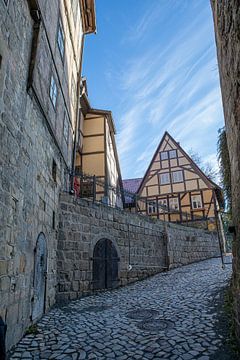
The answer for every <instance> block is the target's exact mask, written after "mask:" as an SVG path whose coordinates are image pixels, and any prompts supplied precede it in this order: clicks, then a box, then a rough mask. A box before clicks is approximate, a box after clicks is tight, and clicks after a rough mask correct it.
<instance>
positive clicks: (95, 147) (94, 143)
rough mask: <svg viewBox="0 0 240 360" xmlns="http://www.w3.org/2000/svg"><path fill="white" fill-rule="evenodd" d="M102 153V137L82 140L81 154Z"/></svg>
mask: <svg viewBox="0 0 240 360" xmlns="http://www.w3.org/2000/svg"><path fill="white" fill-rule="evenodd" d="M96 151H104V136H94V137H87V138H84V142H83V153H89V152H96Z"/></svg>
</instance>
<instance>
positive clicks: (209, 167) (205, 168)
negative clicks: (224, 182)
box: [188, 149, 218, 182]
mask: <svg viewBox="0 0 240 360" xmlns="http://www.w3.org/2000/svg"><path fill="white" fill-rule="evenodd" d="M188 155H189V156H190V158H191V159H192V160H193V161H194V162H195V164H197V166H198V167H199V168H200V169H201V170H202V172H203V173H204V174H205V175H206V176H207V177H208V178H209V179H210V180H212V181H214V182H216V181H217V178H218V170H217V169H216V167H215V166H214V164H213V163H212V162H210V161H208V162H206V161H205V162H204V161H203V159H202V158H201V156H200V155H199V154H198V153H197V152H195V151H194V150H193V149H190V150H189V151H188Z"/></svg>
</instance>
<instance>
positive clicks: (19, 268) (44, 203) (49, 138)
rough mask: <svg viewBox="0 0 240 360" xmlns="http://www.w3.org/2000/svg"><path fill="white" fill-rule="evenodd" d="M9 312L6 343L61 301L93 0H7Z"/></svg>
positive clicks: (0, 80) (0, 69) (4, 186)
mask: <svg viewBox="0 0 240 360" xmlns="http://www.w3.org/2000/svg"><path fill="white" fill-rule="evenodd" d="M0 28H1V32H0V133H1V137H0V141H1V145H0V146H1V153H0V166H1V172H0V174H1V175H0V180H1V181H0V202H1V204H0V217H1V232H0V234H1V239H0V244H1V245H0V249H1V251H0V292H1V294H0V297H1V302H0V316H1V317H2V319H3V320H4V321H5V323H6V324H7V338H6V346H7V348H9V347H10V346H12V345H14V343H16V342H17V341H18V340H19V339H20V338H21V336H22V334H23V332H24V331H25V329H26V327H27V326H29V324H31V322H32V321H35V320H37V319H38V318H39V317H40V316H41V315H42V314H43V313H44V312H45V311H46V310H47V309H48V308H49V307H50V306H51V305H52V304H53V303H54V301H55V288H56V281H57V280H56V268H57V266H56V251H57V230H58V225H57V224H58V209H59V193H60V190H63V189H65V190H66V189H68V188H69V173H70V172H71V168H72V158H73V154H72V153H73V151H72V149H73V145H74V133H75V132H76V131H75V128H76V122H77V119H78V114H79V112H78V107H79V88H80V86H79V84H80V78H81V64H82V52H83V43H84V35H85V34H86V33H91V32H94V31H95V8H94V2H93V1H91V0H90V1H84V0H82V1H77V0H72V1H70V0H68V1H67V0H61V1H58V0H38V1H37V0H28V1H27V0H22V1H14V0H0Z"/></svg>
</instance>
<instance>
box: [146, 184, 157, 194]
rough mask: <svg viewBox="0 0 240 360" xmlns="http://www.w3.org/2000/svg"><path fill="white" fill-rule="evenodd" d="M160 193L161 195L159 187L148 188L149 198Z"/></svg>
mask: <svg viewBox="0 0 240 360" xmlns="http://www.w3.org/2000/svg"><path fill="white" fill-rule="evenodd" d="M158 193H159V188H158V186H157V185H156V186H150V187H148V196H154V195H157V194H158Z"/></svg>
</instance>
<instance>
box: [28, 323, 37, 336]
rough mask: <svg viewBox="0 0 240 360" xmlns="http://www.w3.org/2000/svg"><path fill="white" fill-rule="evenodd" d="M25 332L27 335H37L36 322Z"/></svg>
mask: <svg viewBox="0 0 240 360" xmlns="http://www.w3.org/2000/svg"><path fill="white" fill-rule="evenodd" d="M25 334H26V335H30V334H33V335H36V334H38V328H37V325H36V324H33V325H30V326H29V328H27V330H26V332H25Z"/></svg>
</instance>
